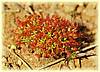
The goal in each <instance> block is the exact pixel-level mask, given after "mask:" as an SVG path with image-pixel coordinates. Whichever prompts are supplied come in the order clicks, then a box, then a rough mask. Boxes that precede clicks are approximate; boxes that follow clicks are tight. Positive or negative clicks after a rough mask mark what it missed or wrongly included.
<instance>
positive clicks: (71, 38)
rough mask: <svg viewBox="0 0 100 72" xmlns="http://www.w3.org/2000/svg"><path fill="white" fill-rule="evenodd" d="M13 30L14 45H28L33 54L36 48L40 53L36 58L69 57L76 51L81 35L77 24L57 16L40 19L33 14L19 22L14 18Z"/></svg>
mask: <svg viewBox="0 0 100 72" xmlns="http://www.w3.org/2000/svg"><path fill="white" fill-rule="evenodd" d="M16 24H17V29H16V30H15V34H16V35H15V41H16V45H17V46H19V47H20V45H21V44H24V45H28V47H30V48H32V49H33V51H34V52H35V50H36V48H37V49H39V50H41V53H38V54H36V56H38V57H45V58H49V57H54V56H62V54H64V55H65V57H67V58H68V57H70V56H71V55H72V53H73V52H76V51H77V50H78V47H79V46H80V42H78V41H77V40H76V39H77V38H80V37H81V36H82V35H83V33H82V32H80V31H79V27H80V26H79V24H77V23H74V22H70V21H69V20H67V19H65V18H62V17H60V16H58V15H52V16H46V17H42V16H41V15H38V14H35V15H31V16H28V17H27V18H26V19H25V20H23V21H20V20H19V19H18V18H16Z"/></svg>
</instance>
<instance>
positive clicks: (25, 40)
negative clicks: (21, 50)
mask: <svg viewBox="0 0 100 72" xmlns="http://www.w3.org/2000/svg"><path fill="white" fill-rule="evenodd" d="M21 41H22V42H30V41H31V40H30V39H28V38H26V39H22V40H21Z"/></svg>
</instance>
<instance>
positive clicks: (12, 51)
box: [6, 48, 32, 69]
mask: <svg viewBox="0 0 100 72" xmlns="http://www.w3.org/2000/svg"><path fill="white" fill-rule="evenodd" d="M6 50H8V51H9V52H10V53H11V54H13V55H14V56H15V57H17V58H18V59H19V60H21V61H22V62H23V64H24V65H25V66H26V67H27V68H28V69H32V67H31V66H30V65H29V64H28V63H27V62H26V61H25V60H24V59H23V58H21V57H20V56H19V55H18V54H16V53H15V52H14V50H11V49H7V48H6Z"/></svg>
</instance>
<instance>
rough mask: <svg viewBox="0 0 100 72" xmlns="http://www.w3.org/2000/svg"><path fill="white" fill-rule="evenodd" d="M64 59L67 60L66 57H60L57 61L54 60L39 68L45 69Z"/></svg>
mask: <svg viewBox="0 0 100 72" xmlns="http://www.w3.org/2000/svg"><path fill="white" fill-rule="evenodd" d="M63 60H65V58H60V59H58V60H56V61H54V62H51V63H49V64H47V65H46V66H44V67H41V68H39V70H41V69H44V68H47V67H49V66H51V65H54V64H56V63H59V62H60V61H63Z"/></svg>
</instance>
